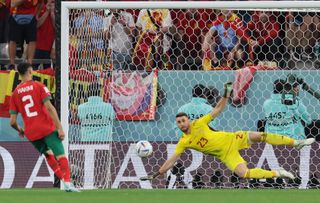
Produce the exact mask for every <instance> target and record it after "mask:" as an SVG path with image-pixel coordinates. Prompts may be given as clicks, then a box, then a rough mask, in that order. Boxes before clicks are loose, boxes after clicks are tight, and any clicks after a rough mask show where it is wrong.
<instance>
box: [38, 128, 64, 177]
mask: <svg viewBox="0 0 320 203" xmlns="http://www.w3.org/2000/svg"><path fill="white" fill-rule="evenodd" d="M44 141H45V143H46V144H47V145H48V147H49V149H51V150H52V152H53V154H54V156H55V157H56V159H57V161H58V163H59V164H60V167H61V170H62V171H63V172H64V177H63V180H64V181H66V182H70V169H69V162H68V159H67V157H66V156H65V152H64V147H63V144H62V141H61V140H60V139H59V137H58V133H57V132H56V131H54V132H53V133H51V134H50V135H48V136H46V137H45V138H44Z"/></svg>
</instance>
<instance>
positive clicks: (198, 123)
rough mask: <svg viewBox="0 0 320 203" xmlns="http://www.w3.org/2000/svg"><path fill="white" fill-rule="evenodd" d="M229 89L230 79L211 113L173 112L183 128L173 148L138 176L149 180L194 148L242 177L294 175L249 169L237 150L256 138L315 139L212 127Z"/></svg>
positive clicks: (281, 141) (275, 141) (272, 141)
mask: <svg viewBox="0 0 320 203" xmlns="http://www.w3.org/2000/svg"><path fill="white" fill-rule="evenodd" d="M231 90H232V83H226V84H225V86H224V95H223V97H222V98H221V99H220V101H219V102H218V104H217V106H216V107H215V108H214V109H213V110H212V111H211V113H209V114H207V115H205V116H203V117H201V118H199V119H197V120H195V121H193V122H190V120H189V118H188V116H187V114H186V113H184V112H181V113H178V114H177V115H176V123H177V125H178V127H179V128H180V130H181V131H182V132H183V135H182V137H181V138H180V140H179V142H178V144H177V146H176V149H175V152H174V154H173V155H172V157H171V158H169V159H168V160H167V161H166V162H165V163H164V164H163V165H162V166H161V168H160V170H159V172H157V173H155V174H154V175H151V176H147V177H142V178H140V179H141V180H152V179H154V178H156V177H157V176H159V175H162V174H164V173H166V172H167V171H168V170H169V169H170V168H172V167H173V165H174V164H175V162H176V161H177V160H178V159H179V157H180V155H181V154H182V153H183V152H184V150H186V149H194V150H197V151H199V152H202V153H204V154H208V155H212V156H215V157H217V158H219V159H220V160H221V161H222V162H223V163H224V164H225V165H226V166H227V167H228V168H229V169H230V170H231V171H233V172H234V173H236V174H237V175H238V176H239V177H242V178H257V179H261V178H273V177H286V178H290V179H294V175H293V174H292V173H290V172H288V171H286V170H284V169H283V168H279V169H277V170H264V169H261V168H253V169H249V168H248V167H247V164H246V162H245V160H244V159H243V158H242V157H241V155H240V153H239V150H241V149H245V148H249V147H250V146H251V144H253V143H256V142H266V143H269V144H271V145H289V146H293V147H295V148H297V149H301V148H302V147H304V146H306V145H311V144H312V143H313V142H314V141H315V139H313V138H310V139H305V140H294V139H292V138H289V137H286V136H283V135H279V134H273V133H261V132H249V131H238V132H223V131H212V130H210V128H209V127H208V123H209V122H211V121H212V120H213V119H215V118H216V117H217V116H218V115H219V114H220V113H221V112H222V111H223V109H224V108H225V106H226V104H227V101H228V99H229V97H230V94H231Z"/></svg>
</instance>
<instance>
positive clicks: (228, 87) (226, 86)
mask: <svg viewBox="0 0 320 203" xmlns="http://www.w3.org/2000/svg"><path fill="white" fill-rule="evenodd" d="M231 92H232V82H227V83H225V84H224V93H223V97H225V98H228V97H230V95H231Z"/></svg>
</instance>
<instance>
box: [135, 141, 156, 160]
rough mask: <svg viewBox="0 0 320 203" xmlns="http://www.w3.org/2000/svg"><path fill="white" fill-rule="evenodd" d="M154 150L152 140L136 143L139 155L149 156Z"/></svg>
mask: <svg viewBox="0 0 320 203" xmlns="http://www.w3.org/2000/svg"><path fill="white" fill-rule="evenodd" d="M152 152H153V148H152V145H151V144H150V142H148V141H146V140H141V141H139V142H138V143H137V144H136V153H137V155H138V156H139V157H148V156H150V155H151V154H152Z"/></svg>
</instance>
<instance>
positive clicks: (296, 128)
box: [263, 75, 312, 188]
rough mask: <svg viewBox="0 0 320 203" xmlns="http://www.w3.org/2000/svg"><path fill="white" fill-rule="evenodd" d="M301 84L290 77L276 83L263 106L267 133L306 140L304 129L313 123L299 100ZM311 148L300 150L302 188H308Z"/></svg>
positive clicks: (299, 80) (298, 80)
mask: <svg viewBox="0 0 320 203" xmlns="http://www.w3.org/2000/svg"><path fill="white" fill-rule="evenodd" d="M299 84H304V82H303V80H302V79H297V78H296V77H294V76H293V75H289V76H288V79H287V80H281V79H278V80H276V81H275V82H274V89H273V94H272V95H271V98H270V99H268V100H266V101H265V102H264V104H263V111H264V113H265V119H266V125H265V132H270V133H279V134H283V135H287V136H289V137H291V138H294V139H297V140H302V139H305V138H306V135H305V131H304V128H305V126H306V125H308V124H310V123H311V121H312V120H311V118H310V114H309V113H308V112H307V109H306V107H305V105H304V104H303V103H302V101H301V100H300V98H299ZM310 149H311V146H307V147H304V148H303V149H301V150H300V170H299V171H300V177H301V178H302V183H301V185H300V188H306V186H307V183H308V179H309V159H310Z"/></svg>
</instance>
